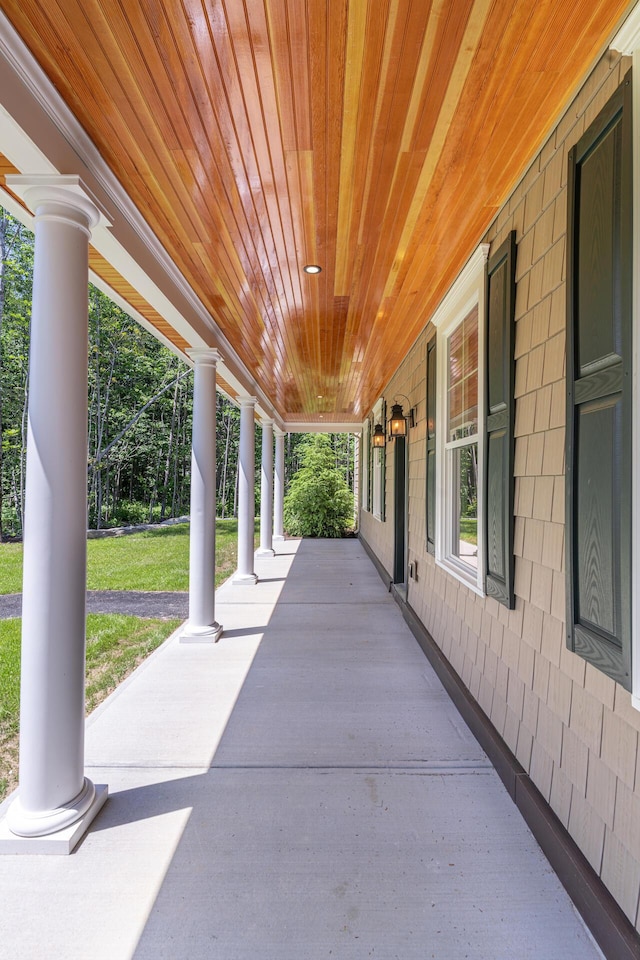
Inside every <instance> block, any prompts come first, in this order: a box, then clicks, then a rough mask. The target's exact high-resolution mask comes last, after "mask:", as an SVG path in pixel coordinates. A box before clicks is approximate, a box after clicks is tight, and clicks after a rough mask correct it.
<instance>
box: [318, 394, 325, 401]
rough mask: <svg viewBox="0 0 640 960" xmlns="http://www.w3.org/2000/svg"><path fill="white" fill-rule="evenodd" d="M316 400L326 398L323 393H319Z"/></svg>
mask: <svg viewBox="0 0 640 960" xmlns="http://www.w3.org/2000/svg"><path fill="white" fill-rule="evenodd" d="M316 400H324V397H323V395H322V394H321V393H319V394H318V396H317V397H316Z"/></svg>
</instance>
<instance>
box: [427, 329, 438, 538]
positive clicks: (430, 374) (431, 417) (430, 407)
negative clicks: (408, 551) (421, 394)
mask: <svg viewBox="0 0 640 960" xmlns="http://www.w3.org/2000/svg"><path fill="white" fill-rule="evenodd" d="M436 339H437V338H436V337H432V338H431V340H430V341H429V343H428V344H427V505H426V513H427V522H426V527H427V552H428V553H432V554H433V555H434V556H435V553H436V397H437V393H436V374H437V368H436Z"/></svg>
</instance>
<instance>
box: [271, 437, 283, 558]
mask: <svg viewBox="0 0 640 960" xmlns="http://www.w3.org/2000/svg"><path fill="white" fill-rule="evenodd" d="M275 434H276V472H275V477H274V481H273V539H274V540H284V527H283V523H282V505H283V503H284V437H285V435H284V433H283V431H282V430H276V431H275Z"/></svg>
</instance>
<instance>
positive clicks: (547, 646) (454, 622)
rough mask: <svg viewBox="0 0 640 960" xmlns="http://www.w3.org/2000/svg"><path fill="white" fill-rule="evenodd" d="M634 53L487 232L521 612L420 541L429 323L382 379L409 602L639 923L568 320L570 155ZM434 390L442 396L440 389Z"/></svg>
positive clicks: (572, 114)
mask: <svg viewBox="0 0 640 960" xmlns="http://www.w3.org/2000/svg"><path fill="white" fill-rule="evenodd" d="M630 66H631V63H630V60H629V59H627V58H621V57H620V56H619V55H618V54H616V53H614V52H612V51H609V52H608V53H607V54H605V56H604V57H603V58H602V60H601V61H600V62H599V63H598V64H597V66H596V67H595V69H594V70H593V72H592V74H591V75H590V77H589V78H588V80H587V81H586V83H585V84H584V86H583V88H582V90H581V91H580V93H579V94H578V96H577V97H576V98H575V100H574V102H573V103H572V104H571V105H570V107H569V108H568V110H567V111H566V113H565V115H564V117H563V118H562V119H561V121H560V123H559V124H558V126H557V127H556V129H555V130H554V131H553V132H552V134H551V135H550V137H549V138H548V140H547V142H546V143H545V144H544V146H543V148H542V149H541V151H540V153H539V154H538V155H537V157H536V158H535V159H534V161H533V163H532V164H531V166H530V167H529V169H528V170H527V172H526V174H525V175H524V177H523V178H522V180H521V182H520V183H519V184H518V186H517V187H516V188H515V190H514V191H513V193H512V195H511V197H510V198H509V200H508V201H507V202H506V203H505V204H504V206H503V207H502V209H501V210H500V212H499V214H498V216H497V217H496V218H495V220H494V222H493V224H492V226H491V227H490V229H489V230H488V232H487V234H486V235H485V236H484V237H482V238H479V241H480V240H481V241H482V242H488V243H490V244H491V252H492V253H493V251H495V250H496V249H497V248H498V247H499V245H500V244H501V243H502V242H503V240H505V238H506V237H507V236H508V234H509V231H511V230H515V231H516V241H517V271H516V282H517V287H516V341H515V356H516V385H515V397H516V421H515V436H516V450H515V471H514V472H515V555H516V565H515V593H516V605H515V609H514V610H511V611H510V610H507V609H506V608H505V607H503V606H500V605H499V604H498V603H497V602H496V601H495V600H493V599H492V598H490V597H480V596H478V595H477V594H476V593H474V592H473V591H472V590H471V589H469V588H468V587H467V586H465V585H464V584H463V583H461V582H459V581H458V580H457V579H456V578H454V577H453V576H451V575H450V574H449V573H447V572H446V571H445V570H443V569H442V568H441V567H439V566H438V565H437V564H436V562H435V559H434V557H432V556H430V555H429V554H428V553H427V551H426V544H425V488H426V477H425V463H426V454H425V450H426V345H427V343H428V341H429V340H430V338H431V336H433V335H435V330H434V329H433V327H431V326H430V325H428V326H427V327H426V328H425V330H424V331H423V332H422V334H421V335H420V337H419V338H418V340H417V341H416V343H415V344H414V346H413V348H412V349H411V351H410V352H409V354H408V355H407V357H406V358H405V360H404V362H403V363H402V365H401V366H400V368H399V369H398V370H397V372H396V374H395V375H394V377H393V379H392V380H391V381H390V383H389V384H388V385H387V387H386V388H385V390H384V396H385V398H387V399H388V401H389V402H392V401H393V397H394V396H395V395H396V394H404V395H406V396H407V397H408V398H409V400H410V402H411V405H412V406H413V407H415V413H416V426H415V428H414V429H412V430H410V431H409V438H408V442H409V501H408V509H409V543H408V559H409V561H410V562H413V563H414V564H415V567H416V573H417V575H416V578H415V579H412V580H409V582H408V594H407V601H408V603H409V605H410V606H411V607H412V608H413V610H414V611H415V612H416V613H417V615H418V616H419V618H420V619H421V621H422V623H423V624H424V625H425V627H426V628H427V630H428V631H429V633H430V634H431V636H432V637H433V639H434V640H435V642H436V643H437V645H438V646H439V647H440V649H441V650H442V652H443V653H444V654H445V656H446V657H447V659H448V660H449V662H450V663H451V664H452V666H453V667H454V669H455V670H456V672H457V673H458V674H459V676H460V677H461V678H462V680H463V682H464V684H465V685H466V687H467V688H468V689H469V691H470V692H471V694H472V695H473V697H474V698H475V699H476V700H477V701H478V703H479V704H480V706H481V708H482V710H483V711H484V713H485V714H486V715H487V717H488V718H489V719H490V720H491V723H492V724H493V725H494V727H495V728H496V730H497V731H498V733H499V734H500V735H501V737H502V738H503V739H504V741H505V742H506V744H507V745H508V747H509V748H510V750H511V751H512V752H513V753H514V754H515V756H516V757H517V759H518V761H519V762H520V763H521V764H522V766H523V767H524V769H525V770H526V771H527V773H528V774H529V776H530V777H531V779H532V781H533V782H534V783H535V785H536V786H537V788H538V789H539V790H540V792H541V793H542V795H543V796H544V797H545V799H546V800H547V802H548V803H549V804H550V806H551V807H552V809H553V810H554V811H555V813H556V814H557V816H558V817H559V819H560V821H561V822H562V823H563V825H564V826H565V827H566V828H567V830H568V831H569V833H570V834H571V836H572V837H573V839H574V840H575V842H576V843H577V845H578V846H579V847H580V849H581V850H582V851H583V853H584V854H585V856H586V858H587V859H588V861H589V863H590V864H591V865H592V867H593V868H594V870H595V871H596V873H598V874H599V875H600V877H601V878H602V880H603V882H604V884H605V885H606V886H607V887H608V889H609V890H610V891H611V893H612V894H613V896H614V898H615V899H616V900H617V902H618V903H619V904H620V906H621V907H622V909H623V910H624V912H625V913H626V915H627V916H628V917H629V919H630V920H631V922H632V923H633V924H635V925H636V927H637V928H638V929H640V919H639V917H638V899H639V894H640V771H639V770H638V735H639V733H640V712H638V711H636V710H635V709H634V708H633V707H632V706H631V696H630V694H629V693H628V692H627V691H626V690H624V689H623V688H622V687H621V686H619V685H618V684H616V683H615V682H614V681H613V680H611V679H609V678H608V677H607V676H605V675H604V674H603V673H601V672H599V671H598V670H596V669H595V668H593V667H592V666H591V665H590V664H587V663H586V662H585V660H583V659H581V658H580V657H579V656H576V655H575V654H573V653H572V652H570V651H569V650H568V649H567V647H566V644H565V516H564V514H565V509H564V505H565V483H564V473H565V418H566V413H565V402H566V401H565V330H566V284H565V280H566V276H565V272H566V234H567V163H568V161H567V157H568V152H569V149H570V148H571V147H572V146H573V145H574V144H575V143H576V141H577V140H578V139H579V137H580V136H581V135H582V133H583V132H584V130H585V129H586V128H587V127H588V126H589V124H590V123H591V121H592V120H593V119H594V118H595V117H596V116H597V114H598V113H599V111H600V110H601V109H602V107H603V106H604V105H605V103H606V102H607V100H608V99H609V98H610V97H611V95H612V94H613V93H614V91H615V90H616V89H617V87H618V86H619V84H620V83H621V82H622V79H623V77H624V75H625V73H626V72H627V70H628V69H629V67H630ZM439 402H443V398H442V397H439ZM392 466H393V445H392V443H389V444H388V446H387V477H386V496H387V501H386V502H387V515H386V522H384V523H381V522H379V521H377V520H375V519H374V518H373V517H372V516H371V515H370V514H368V513H367V512H366V511H361V516H360V529H361V535H362V537H363V538H364V539H365V541H366V542H367V543H368V545H369V546H370V548H371V549H372V550H373V552H374V553H375V554H376V556H377V557H378V559H379V560H380V562H381V564H382V565H383V566H384V567H385V569H386V570H391V569H392V558H393V519H394V518H393V469H392Z"/></svg>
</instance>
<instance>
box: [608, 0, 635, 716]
mask: <svg viewBox="0 0 640 960" xmlns="http://www.w3.org/2000/svg"><path fill="white" fill-rule="evenodd" d="M611 49H612V50H617V51H618V52H619V53H620V54H622V55H623V56H628V57H631V59H632V66H631V140H632V147H631V150H632V158H631V162H632V172H631V178H632V184H631V189H632V194H633V196H632V210H633V214H632V219H633V226H632V231H633V238H632V255H631V264H632V291H631V296H632V303H631V336H632V338H634V339H635V338H637V336H638V335H639V334H640V282H639V277H640V7H639V6H636V7H634V9H633V10H632V11H631V13H630V14H629V16H628V17H627V19H626V21H625V23H624V24H623V25H622V27H621V29H620V31H619V32H618V34H617V36H616V37H614V39H613V40H612V42H611ZM632 378H633V385H632V391H631V410H632V418H633V423H632V428H631V502H632V517H631V540H632V547H631V703H632V705H633V706H634V707H635V708H636V710H640V639H639V638H640V603H639V602H638V598H639V597H640V593H639V591H640V510H637V509H635V505H636V504H637V503H639V502H640V500H639V499H638V498H639V497H640V433H639V430H638V421H637V412H638V410H640V357H639V356H638V349H637V342H636V343H634V344H633V347H632Z"/></svg>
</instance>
